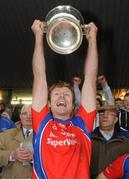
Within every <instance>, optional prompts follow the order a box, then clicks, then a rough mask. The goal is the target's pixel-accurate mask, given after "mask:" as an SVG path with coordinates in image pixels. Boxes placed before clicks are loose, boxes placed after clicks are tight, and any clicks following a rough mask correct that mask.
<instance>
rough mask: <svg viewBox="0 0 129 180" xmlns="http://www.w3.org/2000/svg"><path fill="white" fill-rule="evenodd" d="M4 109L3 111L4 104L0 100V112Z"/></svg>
mask: <svg viewBox="0 0 129 180" xmlns="http://www.w3.org/2000/svg"><path fill="white" fill-rule="evenodd" d="M4 111H5V104H4V103H2V102H1V103H0V114H1V113H2V112H4Z"/></svg>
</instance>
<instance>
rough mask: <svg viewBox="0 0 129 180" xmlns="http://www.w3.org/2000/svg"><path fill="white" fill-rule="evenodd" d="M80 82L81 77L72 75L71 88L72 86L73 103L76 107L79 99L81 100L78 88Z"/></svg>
mask: <svg viewBox="0 0 129 180" xmlns="http://www.w3.org/2000/svg"><path fill="white" fill-rule="evenodd" d="M80 84H81V78H80V77H78V76H74V77H73V88H74V93H75V105H76V108H77V109H78V108H79V106H80V100H81V92H80V89H79V86H80Z"/></svg>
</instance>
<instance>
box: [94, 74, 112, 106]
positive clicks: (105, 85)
mask: <svg viewBox="0 0 129 180" xmlns="http://www.w3.org/2000/svg"><path fill="white" fill-rule="evenodd" d="M97 82H98V84H99V85H101V87H102V89H103V92H104V96H105V103H106V104H110V105H114V98H113V96H112V91H111V89H110V87H109V85H108V82H107V80H106V78H105V76H104V75H100V76H98V78H97Z"/></svg>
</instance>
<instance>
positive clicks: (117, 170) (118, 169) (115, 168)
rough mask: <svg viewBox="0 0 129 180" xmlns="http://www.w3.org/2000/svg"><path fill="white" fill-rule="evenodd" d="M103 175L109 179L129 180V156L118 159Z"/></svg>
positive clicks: (125, 155)
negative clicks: (120, 179) (121, 179)
mask: <svg viewBox="0 0 129 180" xmlns="http://www.w3.org/2000/svg"><path fill="white" fill-rule="evenodd" d="M103 173H104V175H105V176H106V177H107V178H108V179H116V178H124V179H129V154H124V155H122V156H120V157H118V158H117V159H116V160H115V161H114V162H113V163H112V164H111V165H109V166H108V167H107V168H106V169H105V170H104V171H103Z"/></svg>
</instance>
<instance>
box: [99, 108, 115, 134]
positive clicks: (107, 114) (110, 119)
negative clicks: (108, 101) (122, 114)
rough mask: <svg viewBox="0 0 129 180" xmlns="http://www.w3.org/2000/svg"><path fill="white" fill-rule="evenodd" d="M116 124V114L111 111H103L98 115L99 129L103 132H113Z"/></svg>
mask: <svg viewBox="0 0 129 180" xmlns="http://www.w3.org/2000/svg"><path fill="white" fill-rule="evenodd" d="M116 122H117V115H116V113H114V112H111V111H104V112H101V113H99V123H100V129H102V130H103V131H104V130H105V131H106V130H107V131H111V130H113V129H114V126H115V123H116Z"/></svg>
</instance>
